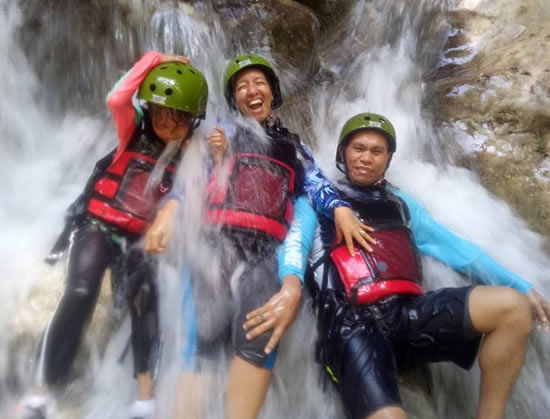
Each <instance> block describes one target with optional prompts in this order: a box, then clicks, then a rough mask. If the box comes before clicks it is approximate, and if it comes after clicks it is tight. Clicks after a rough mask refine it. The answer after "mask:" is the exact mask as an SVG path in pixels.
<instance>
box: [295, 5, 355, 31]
mask: <svg viewBox="0 0 550 419" xmlns="http://www.w3.org/2000/svg"><path fill="white" fill-rule="evenodd" d="M297 2H298V3H302V4H304V5H306V6H308V7H309V8H311V10H313V11H314V12H315V14H316V15H317V16H318V17H319V20H320V22H321V30H322V31H323V32H324V31H330V30H331V28H333V27H334V26H335V25H337V24H338V23H339V22H340V21H341V20H342V19H343V18H345V17H346V15H347V13H349V11H350V9H351V7H352V6H353V5H354V4H355V3H356V0H297Z"/></svg>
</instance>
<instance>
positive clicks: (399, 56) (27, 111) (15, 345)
mask: <svg viewBox="0 0 550 419" xmlns="http://www.w3.org/2000/svg"><path fill="white" fill-rule="evenodd" d="M218 3H220V2H219V1H218V2H217V4H218ZM27 6H28V5H27ZM452 6H453V5H452V4H450V3H447V2H444V1H436V0H423V1H417V2H407V1H404V0H396V1H393V2H387V1H384V0H372V1H365V0H361V1H358V2H357V4H356V6H355V7H354V10H353V12H352V13H351V14H350V19H349V22H348V24H347V26H346V27H345V29H344V31H343V34H342V39H340V42H339V43H338V45H337V46H334V45H332V44H330V43H327V44H326V45H325V46H324V48H323V49H322V50H320V51H319V57H320V62H321V65H322V69H321V73H323V72H324V73H330V75H331V77H329V78H326V77H319V78H318V79H315V82H313V83H312V86H310V87H311V89H309V93H308V94H307V95H306V96H305V97H304V98H303V99H302V100H301V102H300V103H301V104H302V110H303V113H302V114H300V113H293V114H292V115H286V114H285V123H286V124H287V125H288V126H290V127H301V126H303V125H304V124H303V120H304V119H307V118H308V117H310V118H311V133H310V132H308V133H307V134H308V135H307V138H308V140H310V141H311V143H315V144H316V155H317V156H318V158H319V162H320V164H321V165H322V167H323V168H324V169H325V170H326V171H327V173H329V175H330V176H334V177H336V176H337V174H336V173H335V171H334V170H333V157H334V152H335V139H336V138H337V135H338V132H339V129H340V128H341V126H342V124H343V122H344V121H345V120H346V119H347V118H349V117H350V116H352V115H354V114H355V113H358V112H362V111H373V112H377V113H382V114H384V115H386V116H387V117H389V118H390V119H391V120H392V122H393V123H394V125H395V127H396V130H397V137H398V138H397V143H398V146H397V154H396V156H395V158H394V160H393V162H392V167H391V169H390V171H389V173H388V177H389V179H390V181H392V182H393V183H394V184H395V185H397V186H399V187H401V188H402V189H404V190H405V191H407V192H409V193H410V194H412V195H413V196H415V197H417V198H418V199H419V200H420V201H421V202H422V203H423V204H424V205H425V206H426V207H427V208H428V209H429V210H430V212H431V213H432V214H433V215H434V216H435V217H436V218H437V219H439V220H440V221H441V222H442V223H444V224H445V225H447V226H448V227H450V228H451V229H452V230H454V231H455V232H457V233H459V234H461V235H463V236H464V237H467V238H468V239H470V240H472V241H473V242H475V243H477V244H478V245H480V246H481V247H482V248H484V249H485V250H487V251H488V252H489V253H490V254H491V255H492V256H494V257H495V258H496V259H497V260H498V261H499V262H501V263H502V264H503V265H505V266H506V267H508V268H510V269H511V270H512V271H514V272H517V273H519V274H521V275H522V276H523V277H524V278H525V279H527V280H529V281H531V282H533V283H535V284H536V285H537V287H539V288H540V289H541V290H542V291H543V292H547V293H548V292H549V290H548V286H547V285H545V284H544V282H543V280H544V278H545V274H546V272H548V268H549V267H550V259H549V258H548V255H547V254H546V253H545V251H544V249H543V244H544V243H543V239H542V238H541V237H540V236H538V235H536V234H535V233H533V232H531V231H529V230H528V229H527V227H526V225H525V223H524V222H523V221H522V220H520V219H518V218H517V217H516V216H515V215H514V214H513V213H512V211H511V210H510V208H509V207H508V206H507V205H506V204H505V203H503V202H502V201H500V200H498V199H496V198H495V197H494V196H492V195H491V194H489V193H488V192H487V191H486V190H485V189H484V188H483V187H482V186H480V184H479V181H478V179H477V177H476V175H475V174H474V173H472V172H470V171H468V170H465V169H463V168H460V167H457V166H455V165H453V161H455V158H454V156H453V154H452V150H453V147H447V146H446V143H448V142H453V138H448V137H444V136H443V135H442V134H441V131H440V129H439V127H437V126H434V125H433V124H432V122H431V115H430V110H429V109H428V108H427V107H426V105H425V103H426V101H425V100H426V99H427V97H429V95H430V86H429V83H428V82H427V81H426V80H428V79H429V75H430V74H431V73H432V72H433V70H434V69H435V68H436V67H437V66H438V65H440V56H439V51H441V48H442V45H443V42H444V39H445V35H446V31H448V30H449V28H448V25H447V23H446V20H445V12H446V10H447V8H448V7H452ZM109 7H110V9H109V10H110V11H112V20H111V21H109V22H107V23H106V24H105V26H106V28H107V29H106V33H105V34H104V38H102V39H100V40H94V39H86V40H83V45H84V46H80V47H79V46H78V44H77V45H76V46H75V45H74V44H70V45H68V46H67V45H66V40H65V39H66V33H67V32H68V31H72V30H74V27H73V26H70V25H74V23H71V20H70V19H69V18H67V17H65V18H63V19H60V16H62V15H63V13H60V10H61V9H58V10H55V9H51V10H48V11H47V12H45V13H44V14H43V19H44V22H45V23H44V25H46V26H47V28H48V31H45V33H46V35H45V36H44V37H43V38H41V39H36V40H34V41H33V43H32V44H33V45H30V44H29V39H28V38H26V37H25V34H23V35H22V34H21V32H20V30H21V25H22V23H23V22H24V14H23V13H22V11H21V10H20V9H19V8H18V6H17V2H13V1H10V0H0V55H1V56H2V57H5V58H4V62H3V65H2V66H1V67H0V90H1V91H2V93H3V98H2V101H1V102H0V134H1V136H2V140H0V177H1V178H2V179H3V181H2V182H1V183H0V193H1V195H2V197H3V198H2V205H1V206H0V227H1V230H2V238H1V239H0V256H1V257H2V259H3V261H4V263H3V270H2V279H1V283H0V284H1V285H0V301H1V302H2V304H1V306H0V412H2V416H3V417H4V412H10V411H11V410H12V408H13V407H12V406H13V403H14V401H15V400H16V399H17V398H18V397H19V396H20V394H21V392H22V391H23V390H24V389H25V388H27V387H28V386H29V385H31V384H32V383H33V380H32V376H33V373H32V372H33V371H34V370H35V369H36V366H35V365H33V362H32V360H33V359H34V353H35V352H34V351H35V350H36V341H35V340H33V339H32V338H31V337H33V338H34V339H36V338H37V336H38V335H39V333H40V331H41V330H42V329H43V328H44V327H45V325H46V322H47V320H48V318H49V315H50V313H51V311H52V310H53V308H54V307H55V302H56V300H57V298H58V296H59V292H60V290H61V288H62V281H63V275H64V272H63V267H62V266H60V265H62V264H58V266H56V267H54V268H51V267H48V266H46V265H44V264H43V263H41V261H42V259H43V257H44V255H45V254H46V253H47V251H48V250H49V246H51V244H52V242H53V241H54V239H55V235H56V234H57V233H58V232H59V230H60V229H61V226H62V224H63V212H64V209H65V208H66V207H67V205H68V204H69V203H70V202H71V201H72V200H73V199H74V198H75V197H76V196H77V195H78V193H79V192H80V191H81V189H82V188H83V186H84V184H85V181H86V179H87V176H88V175H89V173H90V172H91V170H92V168H93V164H94V162H95V161H96V160H97V159H98V158H100V157H101V156H103V155H104V154H106V153H107V152H108V151H109V150H110V149H111V148H112V147H114V145H115V144H116V140H115V133H114V129H113V127H112V124H111V122H110V121H109V118H108V115H107V113H106V112H105V111H104V108H103V105H102V104H101V100H100V98H101V97H103V96H104V94H105V93H106V92H107V90H108V89H109V87H110V86H111V85H112V84H113V83H114V81H116V79H117V78H118V77H120V76H121V75H122V74H123V71H124V70H125V68H127V67H128V66H129V65H131V61H132V60H134V59H136V58H137V57H139V55H140V54H141V53H142V52H144V51H146V50H148V49H157V50H160V51H167V52H172V53H180V54H186V55H188V56H190V57H191V58H192V60H193V64H194V65H196V66H197V67H198V68H200V69H201V70H203V71H204V73H205V75H206V77H207V80H208V83H209V86H210V93H211V95H210V100H209V104H208V116H207V119H206V121H204V123H203V124H202V126H201V128H200V129H199V130H198V131H197V132H196V134H195V136H194V140H196V141H193V142H192V144H191V146H190V148H189V149H188V150H187V152H186V154H185V157H184V160H183V162H182V165H181V167H180V170H179V172H178V179H179V182H180V183H181V184H183V186H184V189H185V191H186V194H187V196H198V193H197V191H198V190H200V189H201V187H203V186H204V184H205V182H206V177H205V171H204V166H205V162H206V150H205V144H204V141H202V139H204V137H205V133H206V132H207V131H208V129H210V128H211V127H213V126H214V125H216V124H217V123H219V120H220V119H226V118H227V110H226V108H225V106H224V105H223V103H224V102H223V97H222V94H221V88H220V83H219V80H220V79H221V75H222V69H223V66H224V63H225V61H226V60H227V59H228V58H229V57H231V56H233V55H235V54H236V53H239V52H244V51H248V50H250V49H253V50H254V51H257V52H261V53H262V54H263V55H265V56H267V57H271V53H270V45H269V42H268V41H267V39H268V38H267V36H266V34H262V33H261V31H260V32H258V33H256V32H255V33H254V38H253V39H247V38H239V39H238V40H236V41H235V40H233V42H230V41H229V39H230V34H226V33H225V32H224V29H223V26H222V25H221V23H220V21H219V17H218V16H217V14H216V13H215V12H214V10H213V9H212V8H211V7H212V6H211V5H209V2H195V3H194V7H191V6H189V5H188V4H186V3H177V2H174V3H173V2H161V1H155V2H140V1H135V0H133V1H124V2H123V1H120V2H114V3H113V4H112V5H111V6H109ZM27 12H29V11H28V10H27ZM73 17H74V16H73ZM56 19H57V20H56ZM54 22H59V24H57V25H54V24H53V23H54ZM81 29H82V31H84V32H85V31H86V30H87V29H89V28H87V27H83V28H81ZM86 35H88V38H89V35H90V34H89V33H88V34H84V35H82V37H83V38H84V37H86ZM77 39H78V37H77ZM20 41H22V42H23V43H24V44H25V45H26V49H25V50H26V52H27V54H24V53H23V47H22V45H20ZM84 41H85V42H84ZM57 45H63V46H67V48H68V50H69V51H70V52H73V51H76V50H77V51H78V54H77V55H76V56H75V59H74V61H73V60H68V59H67V57H63V55H62V51H58V50H56V49H55V48H56V46H57ZM235 48H236V50H235ZM88 52H89V53H88ZM52 56H53V57H55V59H53V60H52V58H51V57H52ZM72 57H73V56H72V55H71V58H72ZM278 64H279V66H280V71H281V73H280V74H283V76H284V78H285V80H284V83H283V88H284V91H285V92H286V93H288V92H290V91H292V90H293V87H294V86H293V84H294V83H295V82H296V80H299V79H300V74H297V73H296V72H295V70H294V69H292V68H291V67H289V66H286V65H285V63H278ZM62 66H65V72H66V74H67V76H66V77H65V75H60V74H59V71H60V67H62ZM49 80H51V83H49V82H48V81H49ZM327 80H331V81H327ZM63 81H65V84H66V87H67V88H66V89H60V88H59V87H60V86H63V83H62V82H63ZM98 109H103V110H98ZM449 150H451V151H449ZM201 211H202V207H201V204H200V202H195V201H191V200H187V201H185V204H184V208H183V209H182V218H181V220H183V221H182V222H181V223H180V225H179V226H178V231H177V234H176V235H175V236H176V238H177V240H176V241H175V243H174V244H173V246H172V248H171V249H170V251H169V252H168V254H166V255H164V256H162V258H161V260H162V262H163V263H162V266H161V275H160V288H161V297H162V301H163V303H162V312H161V325H162V330H163V357H162V360H161V362H160V365H159V374H158V394H159V395H158V398H159V405H160V414H161V417H169V415H170V412H171V410H172V407H173V405H174V399H175V398H176V397H177V394H176V390H175V388H176V386H175V382H176V379H177V371H178V366H179V356H180V354H179V350H178V348H179V347H180V345H181V344H182V343H184V342H181V336H180V334H179V333H178V331H179V330H180V328H181V327H182V324H181V323H182V320H181V316H180V315H179V313H180V311H179V310H180V307H179V306H180V298H181V289H180V288H181V275H182V274H181V270H182V266H183V264H184V262H185V259H186V258H193V260H198V261H203V263H204V264H205V266H209V263H210V262H211V261H210V260H209V254H208V253H207V252H206V251H205V249H204V247H203V246H202V244H201V242H200V240H199V239H198V237H199V225H200V223H199V222H198V220H199V219H200V217H201ZM424 262H425V265H426V269H425V271H426V274H427V282H428V285H429V286H430V287H440V286H446V285H458V284H461V283H464V279H463V278H460V277H459V276H458V275H456V274H454V273H452V272H451V271H450V270H449V269H447V268H445V267H444V266H441V265H440V264H438V263H436V262H434V261H432V260H425V261H424ZM31 290H34V291H31ZM205 306H206V305H205ZM21 313H23V314H21ZM109 313H111V312H110V311H108V312H107V317H108V316H109ZM12 319H15V321H14V322H12V321H11V320H12ZM112 329H114V332H113V333H112V334H108V336H107V338H106V339H107V340H108V344H107V346H106V347H104V345H103V344H101V343H98V342H99V341H101V339H99V337H98V333H95V332H94V333H91V334H90V335H91V337H90V338H88V339H87V342H86V343H87V344H86V346H87V347H88V348H89V356H88V359H86V360H84V361H83V365H84V373H83V374H82V376H80V377H79V378H77V379H75V382H74V383H73V385H72V386H70V389H69V390H67V392H66V393H65V394H64V395H62V397H61V404H62V406H61V407H62V415H64V416H63V417H67V418H73V417H85V418H89V419H92V418H119V417H124V416H123V415H124V412H125V409H126V407H127V405H128V404H129V403H130V402H131V401H132V400H133V398H135V390H136V389H135V383H134V380H133V379H132V371H131V362H130V361H129V359H128V357H127V358H126V359H123V360H122V361H121V360H120V355H121V353H122V352H123V349H124V346H125V344H126V341H127V338H128V334H129V327H128V321H127V320H126V321H121V322H117V323H116V324H115V325H114V326H113V328H112ZM109 330H111V329H109ZM312 330H314V327H313V322H312V319H311V316H310V314H309V312H308V310H303V311H302V313H301V315H300V317H299V319H298V321H297V322H296V324H295V326H294V327H293V329H292V330H291V331H290V334H289V336H288V337H287V339H286V340H285V341H284V342H283V344H282V348H281V353H280V358H279V361H278V365H277V368H276V370H275V378H274V381H273V385H272V388H271V390H270V393H269V395H268V400H267V402H266V406H265V409H264V411H263V414H262V417H264V418H280V417H284V418H326V419H328V418H334V417H342V413H341V407H340V406H339V402H338V398H337V397H336V396H335V395H334V392H333V391H332V390H331V389H330V388H329V389H328V390H327V392H326V393H325V392H323V390H322V389H321V388H320V386H319V380H318V378H319V371H318V369H317V367H316V366H315V364H314V362H313V349H312V348H313V340H314V334H313V333H311V331H312ZM15 336H17V337H18V340H17V341H15V342H14V338H15ZM304 337H305V338H304ZM548 345H549V342H548V337H547V336H546V335H543V334H542V333H541V332H535V333H534V334H533V337H532V339H531V342H530V348H529V353H528V361H527V364H526V366H525V368H524V369H523V372H522V374H521V376H520V379H519V382H518V385H517V387H516V390H515V392H514V395H513V397H512V401H511V403H510V404H509V409H508V412H507V413H508V414H507V416H508V417H509V418H515V417H532V418H542V417H545V416H546V415H545V413H546V412H547V411H548V409H549V408H550V400H549V399H548V397H549V396H548V391H544V390H543V389H545V388H547V386H548V384H547V382H546V378H545V377H546V376H548V373H549V371H548V368H549V367H548V365H550V362H549V361H550V360H549V359H548V355H545V353H544V349H545V348H548ZM476 368H477V367H474V369H473V371H471V372H467V373H464V372H462V371H460V370H458V369H457V368H455V367H453V366H449V365H445V366H440V365H438V366H433V367H430V375H429V377H430V379H431V383H430V384H431V386H430V387H431V388H432V389H434V390H433V394H432V397H433V400H434V404H435V406H436V408H437V412H438V415H439V416H440V417H444V418H464V417H471V416H473V414H474V412H475V406H476V400H477V392H476V388H477V385H478V382H479V377H478V374H477V373H476ZM219 371H220V373H219V377H218V380H217V381H216V380H215V381H214V382H213V386H214V387H213V388H212V389H210V390H209V391H210V392H211V394H217V395H218V397H217V398H215V399H216V400H215V402H214V403H213V404H212V406H211V410H210V415H209V416H210V417H219V412H220V409H221V400H222V398H221V395H222V394H223V393H222V392H223V386H222V384H221V382H222V380H223V371H224V368H223V365H220V369H219ZM74 388H76V390H75V389H74ZM63 409H64V410H63Z"/></svg>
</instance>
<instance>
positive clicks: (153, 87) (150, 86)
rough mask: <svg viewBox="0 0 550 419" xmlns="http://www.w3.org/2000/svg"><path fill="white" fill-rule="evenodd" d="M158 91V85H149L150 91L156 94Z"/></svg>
mask: <svg viewBox="0 0 550 419" xmlns="http://www.w3.org/2000/svg"><path fill="white" fill-rule="evenodd" d="M156 89H157V85H156V84H155V83H152V84H150V85H149V90H150V91H151V92H154V91H155V90H156Z"/></svg>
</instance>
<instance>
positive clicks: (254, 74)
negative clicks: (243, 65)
mask: <svg viewBox="0 0 550 419" xmlns="http://www.w3.org/2000/svg"><path fill="white" fill-rule="evenodd" d="M233 98H234V99H235V104H236V105H237V108H238V109H239V111H241V113H242V114H243V115H245V116H249V117H250V118H254V119H255V120H256V121H258V122H263V121H265V120H266V119H267V117H268V116H269V114H270V113H271V102H272V101H273V92H272V91H271V86H270V84H269V81H268V80H267V77H266V76H265V74H264V72H263V71H261V70H259V69H257V68H250V69H246V70H243V71H242V72H240V73H239V74H238V75H237V76H236V79H235V83H234V84H233Z"/></svg>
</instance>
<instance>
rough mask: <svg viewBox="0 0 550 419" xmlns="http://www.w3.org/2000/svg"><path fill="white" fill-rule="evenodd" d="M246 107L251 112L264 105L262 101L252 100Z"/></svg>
mask: <svg viewBox="0 0 550 419" xmlns="http://www.w3.org/2000/svg"><path fill="white" fill-rule="evenodd" d="M247 105H248V107H249V108H250V109H252V110H253V111H257V110H259V109H261V108H262V106H263V105H264V101H263V100H262V99H254V100H251V101H250V102H248V104H247Z"/></svg>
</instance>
